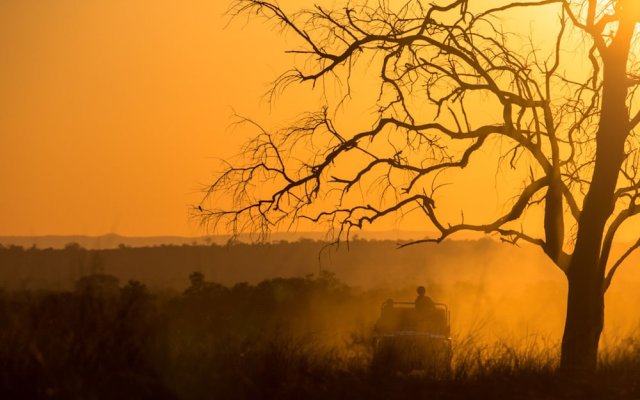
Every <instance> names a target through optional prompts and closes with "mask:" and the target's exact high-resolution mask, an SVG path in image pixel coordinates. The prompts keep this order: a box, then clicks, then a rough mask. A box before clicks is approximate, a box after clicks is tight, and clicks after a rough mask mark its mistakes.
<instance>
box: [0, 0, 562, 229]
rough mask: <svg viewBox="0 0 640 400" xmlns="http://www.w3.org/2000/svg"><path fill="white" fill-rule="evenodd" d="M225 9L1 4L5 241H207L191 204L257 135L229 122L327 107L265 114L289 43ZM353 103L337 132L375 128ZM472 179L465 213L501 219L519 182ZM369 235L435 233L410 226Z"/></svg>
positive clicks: (312, 103)
mask: <svg viewBox="0 0 640 400" xmlns="http://www.w3.org/2000/svg"><path fill="white" fill-rule="evenodd" d="M315 3H317V2H311V1H309V2H306V3H305V2H295V1H291V0H290V1H285V2H282V5H283V7H285V9H291V8H292V7H291V6H292V5H296V6H298V7H302V6H305V5H312V4H315ZM321 3H322V4H328V5H331V4H339V3H338V2H335V1H323V2H321ZM478 4H480V3H478ZM482 4H483V5H486V4H488V3H484V2H482ZM228 5H229V2H228V1H205V0H194V1H189V2H177V1H169V0H160V1H144V0H108V1H107V0H100V1H90V2H81V1H71V0H59V1H55V2H42V1H36V0H21V1H12V2H1V3H0V54H2V58H0V171H2V174H0V186H1V187H3V188H4V190H3V195H2V196H0V235H50V234H57V235H72V234H81V235H101V234H105V233H118V234H121V235H129V236H150V235H181V236H195V235H201V234H204V233H205V232H204V231H203V230H202V228H201V227H199V226H198V223H197V221H195V220H193V219H191V218H190V217H189V206H190V205H193V204H196V203H198V201H199V200H200V199H201V198H202V190H203V189H204V188H205V187H206V185H207V184H208V183H210V182H211V180H212V177H213V175H214V172H215V171H216V170H217V168H218V167H219V165H220V164H219V160H220V159H223V160H230V159H231V158H232V156H234V155H235V154H237V153H238V151H239V146H240V145H241V144H242V143H243V142H244V141H245V140H246V138H247V137H249V136H250V135H251V134H252V133H253V131H251V130H243V129H234V128H233V126H232V124H233V122H234V118H233V115H234V112H235V113H237V114H240V115H243V116H247V117H251V118H253V119H254V120H256V121H258V122H260V123H261V124H264V125H265V126H267V127H269V128H277V127H283V126H286V125H287V124H288V123H290V122H291V121H293V120H294V119H295V117H296V115H298V114H300V113H301V112H303V111H309V110H317V108H318V104H319V102H318V98H319V96H320V95H321V93H319V91H318V90H316V91H315V92H311V91H310V90H309V89H310V87H309V85H304V86H302V87H300V86H295V85H294V86H290V87H289V90H288V91H287V92H285V93H284V94H283V95H282V96H280V97H279V98H278V100H277V102H276V103H275V104H270V103H269V101H268V97H266V96H265V94H266V92H267V91H268V89H269V88H270V84H271V82H272V81H273V80H274V79H275V78H276V77H277V76H278V75H279V74H280V73H282V72H283V71H285V70H286V69H287V68H288V67H290V66H291V65H292V62H293V61H294V57H293V56H291V55H285V54H284V50H286V49H287V48H289V47H291V44H290V43H289V42H288V41H287V37H286V35H283V34H282V32H280V31H279V30H278V29H277V28H274V27H273V25H271V24H269V23H267V22H265V21H263V20H259V19H254V20H252V21H247V18H246V17H244V16H243V17H241V18H239V19H236V20H234V21H232V22H231V23H229V17H228V16H225V15H224V13H225V11H226V9H227V7H228ZM541 18H542V17H541ZM517 23H518V22H517V20H515V19H514V20H511V21H509V23H508V24H510V25H514V24H517ZM505 24H506V22H505ZM225 26H226V27H225ZM546 33H547V34H549V33H551V34H552V32H546ZM544 34H545V33H540V34H539V35H544ZM539 37H541V38H542V40H543V39H544V37H543V36H539ZM298 61H299V60H298ZM375 89H376V88H375V87H373V89H372V90H373V91H375ZM356 90H360V89H358V88H356ZM362 91H363V92H367V89H366V88H365V89H362ZM370 91H371V90H370ZM372 93H375V92H372ZM360 94H362V93H360ZM370 95H371V93H369V97H370ZM363 96H364V97H367V94H366V93H365V94H364V95H363ZM354 98H355V99H358V98H359V97H358V95H354ZM356 101H357V100H354V103H353V104H351V105H350V106H351V107H352V108H351V109H350V111H348V112H345V114H344V115H342V116H343V117H344V116H345V115H346V116H347V117H348V118H349V119H350V121H351V122H349V123H348V124H345V123H344V121H340V120H338V122H337V123H338V125H340V124H341V123H342V125H343V126H345V127H347V128H349V127H352V126H350V124H352V123H354V122H353V121H352V120H353V116H354V115H355V116H357V115H358V114H361V115H362V120H361V125H357V123H354V124H356V126H358V127H362V128H364V129H366V128H368V127H370V126H371V122H372V121H373V119H372V118H373V115H374V114H373V110H372V109H371V108H364V107H362V108H359V107H361V105H360V104H358V103H356ZM354 109H355V110H357V111H356V112H354V111H353V110H354ZM340 117H341V115H338V118H340ZM347 117H345V118H344V119H347ZM358 121H360V120H358ZM492 158H495V157H487V160H490V159H492ZM479 162H482V161H481V160H480V161H479ZM474 171H475V172H474V175H473V176H468V177H466V178H465V179H468V181H469V182H468V183H469V184H470V188H471V191H472V192H474V193H477V192H478V190H484V195H483V196H482V201H481V200H480V198H479V197H478V201H477V202H472V203H469V204H465V212H470V213H472V214H473V213H476V215H482V213H484V212H489V213H491V214H493V213H495V212H496V210H497V211H500V210H504V207H505V205H504V200H505V199H504V198H503V197H498V196H497V194H496V193H495V192H496V191H497V190H499V189H500V187H501V185H502V187H504V186H509V185H511V184H514V183H512V182H510V181H509V179H510V178H509V176H506V177H502V178H498V179H495V176H496V165H495V163H493V164H492V163H490V162H489V161H487V167H486V168H478V169H476V170H474ZM481 183H488V185H485V186H480V185H481ZM520 183H521V182H520V181H517V182H515V184H516V185H519V184H520ZM451 198H452V200H451V201H458V198H468V196H467V195H465V194H464V193H457V192H452V193H451ZM375 229H378V230H396V229H404V230H412V231H415V230H429V228H428V227H426V226H424V225H423V224H422V223H421V222H420V221H412V219H411V218H407V219H406V220H405V221H404V222H403V223H402V224H399V223H397V222H396V221H387V222H385V223H384V224H380V225H378V226H376V227H375Z"/></svg>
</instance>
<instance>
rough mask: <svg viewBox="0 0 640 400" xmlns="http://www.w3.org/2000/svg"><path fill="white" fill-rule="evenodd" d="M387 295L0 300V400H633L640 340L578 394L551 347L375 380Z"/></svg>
mask: <svg viewBox="0 0 640 400" xmlns="http://www.w3.org/2000/svg"><path fill="white" fill-rule="evenodd" d="M388 296H389V293H386V292H384V291H377V292H375V293H373V292H357V291H354V290H352V289H350V288H348V287H346V286H344V285H342V284H340V283H339V282H337V281H336V280H335V279H334V278H333V277H332V276H330V275H326V274H325V275H322V276H320V277H307V278H304V279H274V280H270V281H265V282H262V283H260V284H258V285H256V286H251V285H246V284H239V285H235V286H234V287H224V286H221V285H217V284H213V283H209V282H206V281H205V280H204V279H203V277H201V276H197V275H192V281H191V286H190V287H189V289H187V290H186V291H185V292H184V293H177V292H176V293H150V292H149V291H148V290H147V289H146V288H145V287H144V285H142V284H140V283H137V282H130V283H128V284H127V285H124V286H122V287H121V286H119V285H118V283H117V281H114V280H113V279H110V278H109V277H105V276H92V277H87V278H84V279H82V280H80V281H79V282H78V284H77V285H76V288H75V290H73V291H68V292H15V293H6V292H0V398H3V399H4V398H7V399H13V398H16V399H29V398H63V399H69V398H72V399H73V398H83V399H103V398H104V399H112V398H117V399H144V398H149V399H163V398H166V399H171V398H180V399H212V398H213V399H269V398H273V399H301V398H304V399H326V398H332V399H333V398H348V399H370V398H379V399H394V398H398V399H401V398H402V399H405V398H412V399H415V398H425V399H427V398H428V399H464V398H487V399H555V398H577V397H582V398H584V396H587V397H588V398H602V399H609V398H612V399H614V398H620V399H622V398H640V384H639V383H638V382H640V380H639V379H638V378H639V375H640V342H639V341H638V340H637V339H634V338H632V339H628V340H626V341H620V343H618V344H616V345H614V346H609V350H608V351H607V352H605V353H603V355H602V357H601V363H600V368H599V370H598V372H597V374H596V376H594V377H593V379H592V380H590V381H589V382H587V383H586V384H585V385H583V386H582V387H579V388H576V387H569V386H567V385H566V383H565V382H563V380H562V379H561V377H559V376H558V375H557V374H556V368H557V363H558V359H557V355H558V344H557V343H556V342H554V341H552V340H550V339H548V338H546V337H541V336H537V335H529V336H525V337H523V338H520V339H518V340H515V339H513V340H499V341H493V342H488V341H487V340H483V339H481V336H482V335H480V334H479V333H478V334H473V333H472V334H469V335H466V336H464V337H454V342H453V343H454V351H453V354H454V356H453V362H452V368H451V369H450V370H448V371H441V372H440V373H432V372H430V373H425V372H421V371H413V372H411V373H399V372H397V371H394V370H392V369H389V370H386V371H382V372H383V373H380V370H374V369H372V368H371V359H372V336H371V331H372V326H373V323H374V320H375V317H376V314H377V311H378V304H379V301H380V300H381V299H385V298H386V297H388Z"/></svg>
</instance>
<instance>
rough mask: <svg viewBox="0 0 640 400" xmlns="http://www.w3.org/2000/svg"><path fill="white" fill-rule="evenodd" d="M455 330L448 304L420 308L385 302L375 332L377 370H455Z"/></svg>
mask: <svg viewBox="0 0 640 400" xmlns="http://www.w3.org/2000/svg"><path fill="white" fill-rule="evenodd" d="M451 356H452V353H451V327H450V315H449V309H448V307H447V306H446V304H440V303H432V304H430V305H429V306H427V307H416V306H415V304H414V303H413V302H394V301H393V300H387V301H386V302H385V303H383V305H382V308H381V310H380V318H379V319H378V321H377V323H376V325H375V329H374V353H373V365H372V366H373V367H374V368H375V369H377V370H380V371H388V372H391V371H400V372H412V371H416V370H417V371H427V372H434V373H437V372H444V371H448V370H449V369H450V368H451Z"/></svg>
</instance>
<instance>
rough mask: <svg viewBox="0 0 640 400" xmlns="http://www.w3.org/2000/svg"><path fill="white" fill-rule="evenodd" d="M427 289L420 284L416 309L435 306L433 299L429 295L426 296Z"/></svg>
mask: <svg viewBox="0 0 640 400" xmlns="http://www.w3.org/2000/svg"><path fill="white" fill-rule="evenodd" d="M425 293H426V289H425V288H424V286H418V297H416V301H415V304H416V309H418V310H421V311H422V310H427V309H431V308H433V307H434V303H433V300H431V298H430V297H429V296H425Z"/></svg>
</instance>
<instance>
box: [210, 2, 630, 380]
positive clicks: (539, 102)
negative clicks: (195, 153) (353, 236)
mask: <svg viewBox="0 0 640 400" xmlns="http://www.w3.org/2000/svg"><path fill="white" fill-rule="evenodd" d="M637 3H638V2H637V1H633V0H627V1H623V0H618V1H608V2H607V1H596V0H573V1H570V0H532V1H518V2H501V3H500V4H499V5H497V6H494V7H493V8H487V2H484V1H477V2H470V1H468V0H448V1H440V2H435V3H434V4H431V5H427V2H422V1H417V0H412V1H408V2H407V3H406V4H404V5H402V6H400V7H392V6H390V5H389V2H387V1H384V0H380V1H375V2H373V1H370V2H366V1H364V2H359V3H357V2H347V3H346V4H345V7H344V8H342V9H331V10H328V9H325V8H323V7H320V6H315V7H312V8H308V9H305V10H303V11H298V12H296V13H287V12H285V10H284V9H283V8H282V7H280V6H279V5H278V4H277V3H276V2H274V1H258V0H238V1H236V2H235V3H234V5H233V6H232V9H231V13H232V14H233V15H236V16H237V15H252V16H255V15H258V16H262V17H265V18H267V19H268V20H270V21H272V22H274V23H275V24H277V25H278V26H280V27H281V28H282V29H283V30H285V31H287V32H289V33H293V35H294V36H295V37H296V38H297V39H298V40H299V43H300V47H298V48H296V49H294V50H292V52H293V53H295V54H298V55H302V56H303V58H304V59H305V62H304V63H303V64H301V65H300V66H299V67H297V68H294V69H292V70H291V71H288V72H287V73H285V74H283V75H282V76H281V77H280V79H278V81H277V82H276V85H275V88H274V93H277V92H278V91H279V90H281V89H282V88H283V87H286V86H287V85H289V84H293V83H300V82H302V83H310V84H311V85H312V86H313V87H314V88H318V87H319V88H326V87H327V83H328V82H340V83H341V84H342V85H343V87H344V88H345V91H346V95H345V98H349V96H351V95H352V93H353V92H352V91H351V85H350V84H351V83H352V82H353V81H354V80H355V79H358V78H357V77H356V76H355V75H356V73H355V71H362V69H361V67H362V65H363V64H364V65H367V66H368V67H369V68H375V69H376V74H377V79H378V80H377V83H376V85H378V89H379V96H378V98H377V100H376V101H375V106H376V112H377V114H376V115H377V117H376V121H375V123H374V124H373V126H372V127H371V128H370V129H366V130H362V131H355V132H344V131H343V130H340V129H338V128H337V127H336V124H335V123H334V120H335V118H332V116H333V115H334V114H333V112H334V111H335V109H336V107H342V106H344V104H345V103H344V102H340V103H339V104H338V105H336V104H333V103H331V102H330V101H329V100H327V104H326V105H325V107H324V108H323V109H322V110H321V111H320V112H318V113H310V114H308V115H306V116H304V117H303V118H302V119H301V121H300V123H299V124H295V125H294V126H292V127H291V128H288V129H284V130H280V131H277V132H269V131H267V130H264V129H262V128H260V133H259V134H258V135H256V137H255V138H254V139H253V140H251V141H250V142H249V143H248V144H247V146H246V148H245V149H244V152H243V155H244V161H243V164H242V165H239V166H233V165H229V166H228V167H227V169H226V170H225V171H224V172H222V173H221V174H220V175H219V176H218V177H217V179H216V180H215V182H214V183H213V184H212V185H211V187H210V190H209V192H208V194H207V196H206V198H205V199H204V200H203V203H202V204H201V205H200V206H198V213H199V215H200V216H201V217H202V218H203V220H204V221H206V222H208V223H213V224H215V225H217V224H220V223H222V224H226V225H225V226H226V228H227V229H229V230H231V231H233V232H234V233H238V232H240V231H244V230H248V231H254V232H255V231H256V230H259V231H260V232H262V233H267V232H269V231H271V230H273V229H278V228H281V227H282V226H283V225H286V224H292V223H295V222H296V221H300V220H304V219H306V220H310V221H312V222H315V223H322V224H325V225H326V226H327V227H329V229H330V230H331V229H333V230H334V233H335V237H336V238H337V239H338V240H339V239H341V238H348V237H349V233H350V231H351V230H352V229H354V228H357V229H359V228H362V227H363V226H365V225H367V224H372V223H375V222H376V221H378V220H380V219H383V218H384V217H386V216H389V215H398V214H402V213H405V212H412V213H416V212H420V213H421V214H422V215H423V216H424V217H425V224H426V226H428V227H430V228H431V229H433V228H435V229H436V230H437V232H438V234H437V235H436V236H435V237H433V238H428V239H425V240H421V241H419V242H425V241H429V242H441V241H442V240H444V239H446V238H448V237H450V236H452V235H454V234H456V233H458V232H461V231H477V232H483V233H487V234H489V233H491V234H496V235H499V236H500V237H501V238H502V239H503V240H505V241H508V242H511V243H518V242H520V241H524V242H529V243H531V244H534V245H537V246H540V247H541V248H542V249H543V250H544V252H545V253H546V254H547V255H548V257H549V258H550V259H551V260H552V261H553V262H554V263H555V265H557V266H558V267H559V268H560V269H561V270H562V271H563V272H564V273H565V275H566V277H567V279H568V284H569V290H568V305H567V315H566V323H565V331H564V336H563V341H562V349H561V363H560V365H561V368H562V369H563V370H565V371H590V370H593V369H595V367H596V362H597V351H598V342H599V338H600V334H601V332H602V328H603V319H604V317H603V312H604V293H605V291H606V290H607V288H608V287H609V285H610V284H611V280H612V278H613V275H614V273H615V272H616V270H617V269H618V267H619V266H620V265H621V263H622V262H623V261H624V260H625V258H626V257H627V256H628V255H629V254H630V253H631V252H632V251H633V250H634V249H635V248H637V247H640V239H639V241H638V242H637V243H636V244H635V245H634V246H633V247H632V248H631V249H629V251H627V252H626V253H624V254H623V256H622V257H621V258H620V259H618V260H609V258H610V257H609V256H610V251H611V247H612V243H613V241H614V239H615V237H616V232H617V231H618V229H619V228H620V227H621V226H622V225H623V224H624V223H625V221H627V220H628V219H629V218H631V217H633V216H634V215H636V214H638V213H639V212H640V201H638V200H639V197H640V191H639V190H640V179H639V177H638V151H639V148H640V147H639V143H638V135H637V132H636V130H635V129H636V126H637V125H638V123H640V113H635V114H633V113H632V111H633V110H634V104H635V103H634V95H635V93H636V89H637V87H638V84H639V83H640V80H639V78H640V76H637V75H635V74H634V72H637V68H636V67H637V65H636V64H635V59H634V58H633V54H632V51H631V50H632V47H631V46H632V41H633V38H634V31H635V26H636V23H637V22H638V21H639V20H640V6H639V5H637ZM481 7H485V8H484V9H482V8H481ZM536 10H543V11H544V12H545V13H548V14H549V15H552V16H554V18H553V19H549V20H547V21H545V22H544V27H542V26H541V27H535V29H540V31H542V30H544V31H545V34H547V35H548V34H549V32H551V33H552V35H553V40H552V43H551V44H550V45H548V46H546V47H548V48H546V49H540V48H538V46H537V45H536V44H535V43H534V38H535V35H536V32H534V33H533V34H530V35H527V36H522V35H518V34H517V33H511V34H510V33H508V32H505V28H504V26H505V21H508V20H509V18H510V15H513V14H514V13H523V12H525V13H526V12H531V11H536ZM252 18H253V17H252ZM540 34H542V32H540ZM578 42H581V43H583V46H584V51H580V50H579V48H580V45H578V44H577V43H578ZM298 58H299V57H298ZM359 68H360V69H359ZM329 97H330V96H328V97H327V98H329ZM345 98H342V100H343V101H344V100H345ZM330 103H331V105H330ZM343 108H344V109H348V107H346V106H344V107H343ZM636 108H637V107H636ZM634 112H635V111H634ZM256 126H257V125H256ZM496 143H500V144H501V146H496V145H495V144H496ZM492 144H493V145H492ZM480 153H482V154H485V155H486V154H490V155H492V157H494V158H495V159H497V160H498V162H499V163H500V164H501V165H502V166H504V167H506V168H510V169H513V170H514V171H520V172H521V175H520V176H521V178H522V181H521V186H520V190H519V191H518V192H517V193H516V194H515V196H513V197H511V198H508V199H505V212H504V213H503V214H501V215H498V216H496V217H494V218H491V219H490V220H487V221H479V222H477V221H472V222H468V221H467V220H468V219H469V218H468V217H467V218H465V217H464V214H463V215H460V214H454V213H451V212H450V210H448V207H449V205H448V204H447V202H446V201H443V200H442V196H440V193H441V187H442V186H441V183H443V182H446V180H447V179H450V177H451V176H452V175H451V174H449V171H452V170H454V171H455V170H462V169H469V168H473V165H474V160H476V159H479V158H481V156H480V155H479V154H480ZM453 183H455V181H454V182H453ZM218 194H222V195H224V196H230V197H232V199H233V203H232V204H229V205H228V206H227V205H225V206H219V204H221V203H218V202H217V201H218V200H216V199H217V198H218V197H216V196H217V195H218ZM470 195H473V194H470ZM480 195H481V194H480ZM533 209H539V210H540V212H539V213H538V214H535V213H533V214H532V215H540V216H541V218H543V221H542V224H541V225H543V228H542V229H537V230H536V229H533V230H530V229H525V225H526V224H523V223H522V221H523V220H524V219H525V213H527V211H528V210H533ZM452 215H456V216H455V217H453V216H452ZM419 242H414V243H419Z"/></svg>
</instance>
